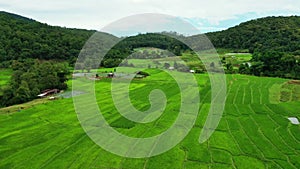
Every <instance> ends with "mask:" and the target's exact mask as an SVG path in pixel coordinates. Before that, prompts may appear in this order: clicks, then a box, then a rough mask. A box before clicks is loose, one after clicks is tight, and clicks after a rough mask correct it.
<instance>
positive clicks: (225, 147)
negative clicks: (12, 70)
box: [0, 69, 300, 169]
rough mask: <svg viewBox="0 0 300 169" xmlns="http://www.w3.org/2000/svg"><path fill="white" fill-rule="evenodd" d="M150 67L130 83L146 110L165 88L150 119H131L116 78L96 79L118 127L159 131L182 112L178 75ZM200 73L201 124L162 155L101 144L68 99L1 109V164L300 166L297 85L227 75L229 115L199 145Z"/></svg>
mask: <svg viewBox="0 0 300 169" xmlns="http://www.w3.org/2000/svg"><path fill="white" fill-rule="evenodd" d="M148 72H149V73H150V75H151V76H149V77H147V78H144V79H138V80H133V81H132V83H131V86H130V89H129V90H130V98H131V101H132V103H133V105H134V106H135V107H136V108H137V109H139V110H147V109H148V108H149V107H150V105H149V102H148V94H149V93H150V91H151V90H153V89H161V90H163V91H164V92H165V95H166V97H167V99H168V100H167V107H166V109H165V112H164V113H163V115H161V116H160V117H159V118H158V119H157V120H155V121H154V122H150V123H146V124H140V123H135V122H132V121H129V120H128V119H126V118H124V117H122V116H121V115H120V114H119V113H118V111H117V110H116V108H115V106H114V104H113V100H112V97H111V93H110V82H111V79H102V80H100V81H95V85H96V95H97V98H96V100H97V103H98V104H99V107H100V109H101V112H102V113H103V115H104V116H105V118H106V120H107V122H108V123H109V124H110V125H111V126H112V127H114V128H115V129H116V130H118V131H119V132H121V133H124V134H126V135H128V136H132V137H149V136H154V135H157V134H159V133H161V132H163V131H165V130H166V129H168V127H170V126H171V125H172V124H173V122H174V121H175V119H176V117H177V115H178V110H179V108H180V92H179V88H178V85H177V84H176V82H175V81H174V80H173V79H172V78H170V76H169V75H168V74H167V73H165V72H161V71H157V70H153V69H149V70H148ZM195 76H196V79H197V81H198V84H199V92H200V95H201V107H200V110H199V115H198V118H197V120H196V124H195V125H194V127H193V128H192V130H191V131H190V133H189V134H188V136H187V137H186V138H185V139H184V140H183V141H182V142H181V143H179V144H178V145H177V146H175V147H174V148H172V149H171V150H169V151H167V152H166V153H164V154H161V155H158V156H154V157H150V158H141V159H132V158H124V157H120V156H117V155H114V154H112V153H110V152H107V151H105V150H103V149H101V148H100V147H99V146H97V145H96V144H95V143H94V142H93V141H92V140H91V139H90V138H89V137H88V136H87V134H86V133H85V132H84V131H83V129H82V128H81V126H80V124H79V121H78V119H77V116H76V113H75V111H74V106H73V100H72V98H69V99H59V100H55V101H51V102H45V103H41V104H38V105H35V106H33V107H31V108H28V109H25V110H22V111H20V112H15V113H11V112H10V113H8V112H7V113H6V112H4V111H2V112H1V114H0V168H118V169H121V168H122V169H127V168H128V169H134V168H153V169H157V168H164V169H166V168H170V169H174V168H187V169H192V168H195V169H199V168H213V169H214V168H249V169H253V168H272V169H273V168H292V169H297V168H300V134H299V133H300V126H299V125H293V124H291V123H290V121H289V120H288V119H287V118H288V117H297V118H298V119H299V118H300V100H299V99H298V98H299V87H298V86H297V84H292V83H288V81H289V80H286V79H278V78H264V77H252V76H244V75H227V85H228V86H227V87H228V88H227V100H226V105H225V111H224V113H223V117H222V119H221V121H220V123H219V126H218V127H217V129H216V131H215V132H214V133H213V135H212V136H211V137H210V138H209V139H208V140H207V141H206V142H204V143H203V144H199V142H198V139H199V135H200V132H201V129H202V127H203V125H204V123H205V120H206V117H207V114H208V110H209V108H210V101H211V98H210V94H211V91H210V81H209V78H208V75H205V74H202V75H198V74H197V75H195ZM74 80H80V79H74ZM285 91H286V92H285ZM287 93H288V94H287Z"/></svg>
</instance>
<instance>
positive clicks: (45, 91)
mask: <svg viewBox="0 0 300 169" xmlns="http://www.w3.org/2000/svg"><path fill="white" fill-rule="evenodd" d="M58 92H59V90H58V89H47V90H44V91H42V93H41V94H39V95H38V97H46V96H49V95H52V94H57V93H58Z"/></svg>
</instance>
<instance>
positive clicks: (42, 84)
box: [0, 59, 69, 106]
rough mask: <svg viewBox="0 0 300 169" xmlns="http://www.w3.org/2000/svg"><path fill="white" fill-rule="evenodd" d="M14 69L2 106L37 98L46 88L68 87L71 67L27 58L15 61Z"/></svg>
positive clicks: (5, 90) (60, 88) (2, 97)
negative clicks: (67, 82)
mask: <svg viewBox="0 0 300 169" xmlns="http://www.w3.org/2000/svg"><path fill="white" fill-rule="evenodd" d="M12 69H13V70H14V72H13V75H12V77H11V81H10V83H9V85H8V86H7V87H6V88H5V89H4V91H3V95H2V96H0V97H1V99H0V100H1V103H0V106H9V105H13V104H18V103H24V102H27V101H30V100H32V99H35V98H37V95H38V94H40V92H41V91H43V90H45V89H59V90H64V89H67V87H68V86H67V84H66V83H65V82H66V81H67V75H68V74H69V69H68V66H67V64H66V63H55V62H53V61H38V60H33V59H25V60H20V61H13V63H12Z"/></svg>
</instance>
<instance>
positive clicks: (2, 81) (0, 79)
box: [0, 69, 12, 95]
mask: <svg viewBox="0 0 300 169" xmlns="http://www.w3.org/2000/svg"><path fill="white" fill-rule="evenodd" d="M11 74H12V70H10V69H0V95H2V90H1V89H3V88H4V87H5V86H6V85H7V84H8V83H9V80H10V77H11Z"/></svg>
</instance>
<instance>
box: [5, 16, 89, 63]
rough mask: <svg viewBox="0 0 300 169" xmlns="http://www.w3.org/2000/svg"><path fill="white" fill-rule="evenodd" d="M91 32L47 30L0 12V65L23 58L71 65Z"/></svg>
mask: <svg viewBox="0 0 300 169" xmlns="http://www.w3.org/2000/svg"><path fill="white" fill-rule="evenodd" d="M94 32H95V31H89V30H80V29H67V28H61V27H56V26H49V25H47V24H43V23H40V22H37V21H34V20H32V19H28V18H24V17H22V16H19V15H15V14H10V13H6V12H0V62H1V63H2V64H3V62H4V63H5V61H10V60H18V59H25V58H35V59H42V60H51V59H55V60H67V61H69V62H74V61H75V59H76V57H77V56H78V54H79V51H80V49H81V48H82V46H83V45H84V43H85V41H86V40H88V38H89V37H90V36H91V35H92V34H93V33H94ZM2 66H5V65H2Z"/></svg>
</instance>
